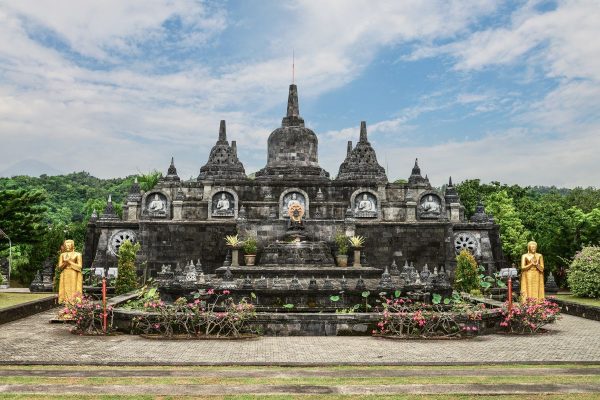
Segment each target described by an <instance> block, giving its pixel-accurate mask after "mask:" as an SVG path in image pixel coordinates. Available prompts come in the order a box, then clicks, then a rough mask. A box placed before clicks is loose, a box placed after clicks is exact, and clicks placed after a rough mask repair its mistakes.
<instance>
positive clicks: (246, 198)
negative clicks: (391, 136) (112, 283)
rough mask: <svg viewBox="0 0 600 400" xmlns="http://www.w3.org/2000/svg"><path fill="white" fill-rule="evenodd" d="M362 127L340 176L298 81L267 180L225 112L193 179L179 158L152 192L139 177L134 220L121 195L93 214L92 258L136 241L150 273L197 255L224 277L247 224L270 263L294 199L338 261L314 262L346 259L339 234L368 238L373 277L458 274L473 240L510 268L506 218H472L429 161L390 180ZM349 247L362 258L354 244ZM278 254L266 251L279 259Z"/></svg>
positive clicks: (483, 259)
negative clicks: (233, 239) (504, 248)
mask: <svg viewBox="0 0 600 400" xmlns="http://www.w3.org/2000/svg"><path fill="white" fill-rule="evenodd" d="M357 134H358V138H359V140H358V142H357V144H356V146H353V145H352V143H351V142H349V143H348V151H347V156H346V158H345V160H344V161H343V162H342V164H341V166H340V168H339V172H338V174H337V176H336V177H335V178H333V177H331V176H330V174H329V173H328V172H327V171H325V170H324V169H323V168H321V167H320V165H319V160H318V137H317V135H316V134H315V132H313V131H312V130H310V129H308V128H306V127H305V125H304V120H303V119H302V117H300V112H299V103H298V91H297V87H296V85H290V91H289V98H288V107H287V115H286V116H285V117H284V118H283V120H282V124H281V127H279V128H277V129H275V130H274V131H273V133H271V135H270V137H269V139H268V149H267V155H268V157H267V165H266V166H265V167H264V168H263V169H261V170H260V171H258V172H257V173H256V178H255V179H250V178H248V177H247V175H246V171H245V169H244V166H243V164H242V162H241V161H240V159H239V158H238V154H237V146H236V142H235V141H231V142H229V140H228V139H227V131H226V124H225V121H221V125H220V128H219V133H218V140H217V142H216V144H215V146H214V147H213V148H212V150H211V152H210V156H209V159H208V161H207V162H206V164H205V165H203V166H202V167H201V168H200V173H199V175H198V178H197V179H196V180H191V181H182V180H181V179H180V178H179V176H178V175H177V169H176V168H175V163H174V161H173V160H171V164H170V166H169V168H168V172H167V175H166V176H165V177H163V178H162V179H161V180H160V182H159V183H158V185H157V186H156V187H155V188H154V189H152V190H150V191H149V192H146V193H144V192H142V191H141V190H140V187H139V185H138V184H137V183H135V184H134V185H133V186H132V187H131V189H130V192H129V194H128V196H127V200H126V203H125V204H124V206H123V218H122V219H121V218H119V217H117V215H116V214H115V211H114V209H113V204H112V202H111V201H109V203H108V206H107V208H106V210H104V212H103V213H102V214H101V215H99V216H97V217H94V218H92V219H91V220H90V222H89V225H88V228H87V237H86V243H85V256H86V258H85V260H84V262H85V266H86V267H94V268H105V267H114V266H116V263H117V259H116V254H117V252H118V248H119V246H120V245H121V243H123V242H124V241H125V240H132V241H137V242H139V243H141V245H142V250H141V252H140V261H141V262H140V271H139V272H140V274H142V273H144V272H145V273H146V276H149V277H157V273H158V272H160V271H161V270H163V265H165V266H171V268H172V270H173V271H176V270H177V268H179V269H184V268H185V267H186V266H188V264H189V263H190V261H193V264H195V265H197V266H198V265H201V268H200V267H198V268H199V269H198V271H200V270H201V271H202V272H203V273H204V274H207V275H209V274H215V273H218V274H220V275H222V274H223V273H224V269H223V268H224V266H225V265H228V264H231V252H230V250H229V249H228V248H227V246H226V243H225V240H224V237H225V236H226V235H233V234H235V233H239V234H240V236H241V237H247V236H248V235H254V236H256V238H257V240H258V258H257V259H258V260H259V265H258V266H257V267H254V268H260V260H261V254H262V253H263V252H264V249H265V248H266V247H267V246H269V245H271V244H273V243H276V242H277V241H280V242H285V241H286V233H287V232H288V228H289V226H290V221H289V217H288V207H290V205H292V204H300V205H302V207H303V209H304V216H303V226H302V229H303V232H304V233H303V234H305V235H306V237H307V238H309V241H310V242H311V243H324V244H323V245H318V246H317V247H318V248H319V251H323V248H324V249H325V252H326V251H327V249H329V251H330V253H329V254H327V255H326V256H320V260H327V264H330V265H322V264H323V263H322V262H321V263H320V264H319V263H316V264H314V265H313V266H312V267H311V268H313V267H314V268H317V267H318V265H322V266H323V267H324V268H330V269H331V268H335V265H333V263H332V260H333V259H334V255H335V245H334V236H335V234H336V233H337V232H343V233H345V234H346V235H348V236H351V235H361V236H364V237H365V238H366V242H365V245H364V247H363V249H362V251H363V253H364V254H363V256H362V257H361V258H362V265H363V267H364V268H367V269H366V270H365V276H364V278H365V279H367V278H368V276H367V275H370V277H371V278H373V279H375V281H379V277H380V276H381V274H382V272H383V270H384V269H385V267H388V268H390V271H392V269H391V268H392V263H393V262H395V263H396V264H397V266H398V267H400V268H401V267H402V265H404V264H405V262H408V263H412V264H413V265H414V267H415V268H416V270H417V272H421V271H422V270H423V269H425V265H427V268H428V269H430V270H432V271H433V270H434V268H435V269H436V270H439V271H442V270H445V271H446V272H447V273H448V274H449V275H450V278H452V274H453V270H454V266H455V257H456V254H457V252H458V251H459V250H460V249H462V248H468V249H469V250H471V252H472V253H473V254H474V255H475V256H476V258H477V259H478V261H479V262H480V263H482V264H483V265H485V266H486V267H487V268H488V270H489V271H495V270H497V269H498V268H500V267H501V266H502V265H501V264H502V253H501V247H500V239H499V233H498V226H497V225H496V224H495V223H494V221H493V219H491V218H490V217H489V216H488V215H486V213H485V210H484V208H483V206H480V207H478V211H477V214H475V216H474V217H473V218H472V219H471V220H470V221H467V220H466V219H465V215H464V207H463V206H462V205H461V202H460V198H459V196H458V194H457V192H456V190H455V188H454V186H453V185H452V180H451V179H450V181H449V183H448V185H447V186H446V187H445V189H444V190H443V191H440V190H438V189H436V188H434V187H432V186H431V184H430V183H429V179H428V177H427V176H425V177H423V175H422V173H421V168H420V166H419V164H418V162H417V161H415V164H414V168H413V169H412V171H411V174H410V176H409V177H408V183H390V182H389V181H388V177H387V176H386V173H385V169H384V168H383V167H382V166H381V165H380V164H379V163H378V161H377V155H376V153H375V149H374V148H373V147H372V146H371V144H370V143H369V140H368V132H367V125H366V123H365V122H364V121H363V122H361V124H360V130H358V132H357ZM109 200H110V199H109ZM315 246H316V245H315ZM323 246H325V247H323ZM269 251H271V252H273V250H272V249H271V250H269ZM240 253H241V251H240ZM301 253H302V252H300V253H298V254H301ZM349 253H350V254H349V255H350V261H349V266H352V261H353V260H352V254H353V252H352V251H350V252H349ZM269 257H271V258H269ZM269 257H264V259H269V260H272V259H273V257H276V256H273V255H271V256H269ZM282 257H283V256H282ZM298 257H301V256H298ZM302 257H303V256H302ZM307 263H308V262H307ZM240 264H241V266H240V267H237V268H238V269H235V270H232V271H233V272H234V276H235V278H238V279H242V278H245V276H246V274H244V272H243V268H244V265H243V262H242V260H241V257H240ZM271 264H272V263H271ZM296 264H298V263H296ZM300 264H302V263H301V262H300ZM308 264H310V263H308ZM317 264H318V265H317ZM278 265H279V266H280V268H281V270H282V272H281V276H290V275H291V276H293V275H294V274H292V273H290V271H292V272H293V268H294V267H293V265H295V264H289V263H286V262H276V263H274V266H273V265H270V267H269V268H270V270H271V269H274V271H271V272H270V273H269V274H272V275H276V276H277V275H279V274H278V273H277V268H278ZM398 267H395V268H396V271H397V270H398V269H397V268H398ZM218 268H221V269H220V270H219V271H217V269H218ZM314 268H313V271H312V272H313V273H314V271H315V270H314ZM349 268H350V267H349ZM142 269H144V270H145V271H142ZM298 270H299V271H301V270H302V265H299V266H298ZM309 270H310V268H309ZM369 271H370V272H369ZM309 273H310V272H309ZM300 275H302V274H301V273H299V276H300ZM353 275H356V274H353ZM359 275H360V274H359ZM304 278H308V277H307V276H305V277H304ZM333 278H335V279H338V280H339V279H341V278H342V276H332V279H333ZM350 284H351V285H354V284H355V282H352V283H350ZM368 284H369V281H368V280H367V286H368ZM319 285H321V282H319Z"/></svg>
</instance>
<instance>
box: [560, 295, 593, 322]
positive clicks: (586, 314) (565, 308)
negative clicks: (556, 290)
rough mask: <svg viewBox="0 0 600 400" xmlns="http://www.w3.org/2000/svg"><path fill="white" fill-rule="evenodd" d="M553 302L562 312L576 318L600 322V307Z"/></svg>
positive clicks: (570, 302)
mask: <svg viewBox="0 0 600 400" xmlns="http://www.w3.org/2000/svg"><path fill="white" fill-rule="evenodd" d="M552 301H554V302H555V303H557V304H558V305H559V306H560V308H561V310H562V312H564V313H565V314H569V315H575V316H576V317H581V318H586V319H591V320H594V321H600V307H596V306H590V305H587V304H580V303H575V302H574V301H568V300H562V299H558V298H553V299H552Z"/></svg>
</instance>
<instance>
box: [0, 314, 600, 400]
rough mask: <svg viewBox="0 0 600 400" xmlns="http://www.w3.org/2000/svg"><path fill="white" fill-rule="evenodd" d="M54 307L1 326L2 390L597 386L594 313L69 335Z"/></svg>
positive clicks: (435, 390) (220, 393)
mask: <svg viewBox="0 0 600 400" xmlns="http://www.w3.org/2000/svg"><path fill="white" fill-rule="evenodd" d="M55 313H56V310H55V309H54V310H50V311H47V312H43V313H39V314H36V315H34V316H31V317H28V318H24V319H21V320H18V321H14V322H11V323H7V324H4V325H2V329H0V377H1V379H0V398H36V397H38V396H39V398H48V397H49V396H56V398H65V396H73V398H106V397H103V396H106V395H110V397H109V398H121V397H120V396H124V397H123V398H146V397H144V396H149V397H148V398H154V397H153V396H160V397H161V398H178V397H180V396H190V395H191V396H200V397H207V396H211V397H212V396H215V397H216V398H224V397H227V398H232V397H229V396H234V397H233V398H235V396H236V395H241V394H246V395H250V394H251V395H257V396H269V398H280V397H279V396H283V397H281V398H290V397H292V398H293V397H296V396H302V398H306V397H307V396H308V398H312V397H315V398H338V397H339V396H342V397H343V396H345V395H349V396H352V397H353V398H355V397H356V396H360V398H382V397H381V396H382V395H387V396H392V397H393V398H399V397H397V396H406V398H411V396H412V395H415V394H420V395H426V396H433V397H432V398H456V396H459V397H460V396H467V397H468V396H472V395H501V396H502V398H536V396H538V395H540V394H547V395H550V397H547V398H566V397H563V396H567V395H568V396H569V398H584V399H588V398H590V399H591V398H594V396H597V394H598V393H600V334H599V332H600V322H597V321H592V320H588V319H583V318H578V317H574V316H570V315H564V316H563V318H562V319H561V320H560V321H558V322H557V323H556V324H554V325H552V326H550V327H549V332H548V333H546V334H543V335H535V336H520V335H504V334H498V335H486V336H480V337H477V338H474V339H463V340H392V339H380V338H374V337H356V336H355V337H314V336H313V337H260V338H257V339H252V340H153V339H145V338H142V337H140V336H133V335H125V334H118V335H114V336H108V337H98V336H95V337H87V336H75V335H72V334H71V333H70V332H69V329H70V327H69V326H68V325H63V324H50V323H49V320H50V319H51V318H52V317H53V316H54V315H55ZM142 395H144V396H142ZM82 396H83V397H82ZM86 396H87V397H86ZM131 396H134V397H131ZM162 396H166V397H162ZM169 396H170V397H169ZM272 396H274V397H272ZM371 396H373V397H371ZM513 396H515V397H513ZM530 396H532V397H530ZM241 398H243V397H241ZM427 398H429V397H427Z"/></svg>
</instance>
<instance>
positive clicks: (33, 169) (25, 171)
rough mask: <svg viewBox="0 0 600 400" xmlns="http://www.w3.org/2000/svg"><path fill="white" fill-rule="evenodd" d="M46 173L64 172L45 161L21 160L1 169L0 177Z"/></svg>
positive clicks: (52, 174)
mask: <svg viewBox="0 0 600 400" xmlns="http://www.w3.org/2000/svg"><path fill="white" fill-rule="evenodd" d="M44 174H45V175H48V176H55V175H64V172H63V171H60V170H58V169H57V168H54V167H53V166H52V165H50V164H46V163H45V162H42V161H39V160H34V159H27V160H22V161H19V162H18V163H16V164H13V165H11V166H10V167H8V168H6V169H5V170H3V171H0V177H7V178H10V177H13V176H21V175H26V176H34V177H37V176H40V175H44Z"/></svg>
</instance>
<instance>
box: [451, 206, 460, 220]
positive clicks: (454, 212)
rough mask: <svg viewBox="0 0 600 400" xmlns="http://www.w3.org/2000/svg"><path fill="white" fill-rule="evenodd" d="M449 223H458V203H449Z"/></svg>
mask: <svg viewBox="0 0 600 400" xmlns="http://www.w3.org/2000/svg"><path fill="white" fill-rule="evenodd" d="M450 221H451V222H460V203H450Z"/></svg>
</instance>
